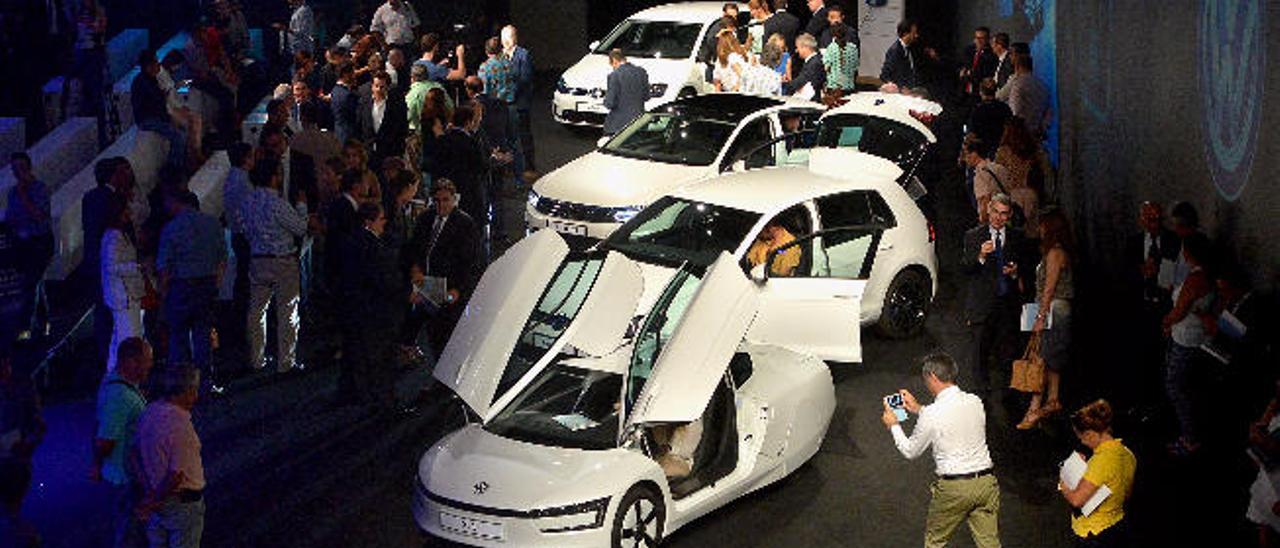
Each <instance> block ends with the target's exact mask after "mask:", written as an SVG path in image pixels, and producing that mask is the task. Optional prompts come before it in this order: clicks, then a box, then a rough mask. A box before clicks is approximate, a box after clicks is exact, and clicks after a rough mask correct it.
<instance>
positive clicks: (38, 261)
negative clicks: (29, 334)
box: [17, 234, 53, 331]
mask: <svg viewBox="0 0 1280 548" xmlns="http://www.w3.org/2000/svg"><path fill="white" fill-rule="evenodd" d="M17 248H18V249H17V251H18V269H19V273H20V274H21V275H22V309H21V310H20V311H19V312H18V320H19V321H21V322H25V323H23V324H21V325H22V328H24V329H30V330H33V331H34V330H36V329H37V328H38V327H39V326H40V325H43V324H44V322H43V321H37V317H36V313H37V312H40V310H37V307H38V306H39V305H40V303H41V301H43V299H41V295H42V293H43V291H41V290H40V289H41V286H40V281H41V280H42V279H43V278H44V270H45V268H46V267H48V266H49V259H50V258H51V257H53V234H44V235H41V236H32V237H30V238H23V239H20V240H18V246H17ZM48 308H49V306H48V303H45V305H44V311H43V312H44V315H45V317H47V316H48V313H49V310H48Z"/></svg>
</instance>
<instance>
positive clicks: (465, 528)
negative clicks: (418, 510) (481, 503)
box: [440, 510, 505, 541]
mask: <svg viewBox="0 0 1280 548" xmlns="http://www.w3.org/2000/svg"><path fill="white" fill-rule="evenodd" d="M440 527H441V528H442V529H444V530H446V531H449V532H451V533H457V534H459V535H467V536H470V537H477V538H482V539H486V540H498V541H501V540H504V539H505V531H503V527H502V524H501V523H494V522H492V521H485V520H482V519H476V518H469V517H465V516H459V515H457V514H454V513H452V512H446V511H444V510H441V511H440Z"/></svg>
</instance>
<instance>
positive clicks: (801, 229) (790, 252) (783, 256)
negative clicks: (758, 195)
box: [739, 204, 813, 276]
mask: <svg viewBox="0 0 1280 548" xmlns="http://www.w3.org/2000/svg"><path fill="white" fill-rule="evenodd" d="M812 232H813V219H812V216H811V215H810V214H809V208H807V207H805V205H804V204H800V205H797V206H793V207H791V208H788V209H787V210H786V211H783V212H782V213H779V214H777V215H776V216H774V217H773V218H772V219H769V222H767V223H765V224H764V227H762V228H761V229H760V232H759V233H757V234H756V237H755V240H754V241H752V242H751V247H749V248H748V249H747V255H746V256H745V257H743V259H742V261H741V262H740V263H739V265H740V266H741V267H742V268H743V270H745V271H748V272H749V271H750V270H751V269H752V268H754V267H756V266H759V265H761V264H764V263H765V262H770V263H771V268H772V269H773V270H771V271H770V272H771V273H773V274H774V275H778V276H792V275H794V274H795V270H797V266H800V267H801V268H803V264H802V263H803V260H804V257H811V256H812V254H808V255H805V254H803V253H801V252H800V251H799V250H798V249H797V248H784V246H786V245H787V244H788V243H790V242H793V241H795V240H796V239H798V238H803V237H805V236H807V235H809V234H810V233H812ZM774 256H778V257H777V259H776V260H773V261H770V259H771V258H773V257H774Z"/></svg>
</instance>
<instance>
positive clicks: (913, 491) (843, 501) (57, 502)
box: [25, 101, 1071, 547]
mask: <svg viewBox="0 0 1280 548" xmlns="http://www.w3.org/2000/svg"><path fill="white" fill-rule="evenodd" d="M540 104H546V103H545V101H544V102H541V103H540ZM535 114H536V117H535V132H536V135H537V139H538V141H537V142H538V155H539V156H538V159H539V167H541V168H542V169H544V170H549V169H550V168H554V167H555V166H558V165H562V164H564V163H565V162H567V161H569V160H570V159H572V158H574V157H576V156H577V155H579V154H581V153H582V152H584V151H586V150H589V149H590V148H591V147H592V146H593V144H594V141H595V139H596V137H597V134H596V133H595V132H591V131H580V130H570V129H566V128H562V127H559V126H557V125H555V124H554V123H553V122H552V121H551V120H550V117H549V113H547V112H545V111H541V110H539V111H538V112H537V113H535ZM951 188H953V190H952V191H951V192H950V193H948V192H947V191H946V190H940V191H939V194H940V195H939V196H937V197H936V199H937V201H938V204H939V205H938V215H939V217H938V218H939V226H940V238H941V241H942V243H941V244H940V255H941V256H942V260H943V266H944V270H943V276H944V279H943V283H942V287H941V292H940V295H939V296H938V299H937V301H936V306H935V308H934V310H933V312H932V316H931V318H930V321H929V323H928V327H927V330H926V333H925V334H924V335H923V336H921V337H919V338H916V339H913V340H908V341H885V340H881V339H879V338H876V337H874V336H873V335H871V334H870V333H869V332H868V333H864V352H865V358H866V362H865V363H863V364H859V365H834V366H833V370H832V372H833V375H834V377H835V379H836V382H837V395H838V400H839V408H838V409H837V412H836V416H835V418H834V420H833V423H832V426H831V429H830V431H829V432H828V434H827V438H826V440H825V441H824V444H823V447H822V450H821V451H820V452H819V454H818V455H817V456H816V457H814V459H813V460H812V461H811V462H810V463H809V464H808V465H806V466H804V467H803V468H801V469H800V470H798V471H797V472H796V473H795V474H793V475H792V476H791V477H789V478H787V479H785V480H784V481H781V482H779V483H778V484H776V485H774V486H771V487H770V488H767V489H765V490H763V491H761V492H759V493H755V494H753V495H750V496H748V497H746V498H744V499H742V500H740V501H738V502H735V503H733V504H731V505H730V506H728V507H726V508H724V509H721V510H719V511H717V512H715V513H713V514H711V515H709V516H707V517H705V518H703V519H701V520H699V521H697V522H695V523H693V524H691V525H690V526H688V527H686V528H685V529H684V530H681V531H679V532H677V533H676V534H675V535H674V536H673V537H672V538H671V539H670V541H671V542H670V544H671V545H673V546H708V545H717V546H719V545H734V546H782V545H793V546H886V547H900V546H917V545H919V544H920V542H921V539H922V534H923V528H924V517H925V508H926V505H927V502H928V497H929V495H928V485H929V483H930V482H931V481H932V479H933V472H932V468H933V465H932V460H931V458H930V457H929V456H927V455H926V456H924V457H922V458H920V459H918V460H916V461H912V462H908V461H906V460H904V459H903V458H902V457H901V456H900V455H899V454H898V453H897V452H896V450H895V449H894V447H893V444H892V440H891V438H890V436H889V434H888V432H887V431H886V430H885V429H884V428H883V426H882V425H881V424H880V419H879V413H880V398H881V396H883V395H884V394H887V393H890V392H892V391H894V390H896V389H898V388H900V387H905V388H908V389H910V390H912V391H913V392H915V393H916V394H919V395H923V394H924V393H925V390H924V387H923V386H922V384H921V382H920V381H919V377H918V375H917V374H916V371H917V366H916V365H915V363H916V361H915V360H916V359H917V358H918V357H920V356H922V355H923V354H925V353H927V352H929V351H933V350H936V349H942V350H947V351H950V352H956V353H960V352H963V351H964V349H965V348H966V347H967V344H968V342H967V335H966V334H965V333H964V332H963V331H962V329H961V323H960V322H959V321H958V319H957V317H958V312H959V306H958V303H957V302H956V298H955V289H956V287H955V281H954V274H953V273H952V271H953V269H952V268H950V265H952V264H954V258H953V256H954V254H955V249H954V248H955V246H956V245H958V240H959V233H958V230H959V229H960V227H962V226H964V222H965V221H964V220H963V217H962V216H960V215H958V214H956V213H955V208H953V207H951V206H950V205H947V204H952V203H955V204H960V203H962V202H960V201H959V200H960V196H959V192H958V191H956V190H954V188H958V187H954V186H953V187H951ZM522 203H523V202H522V200H520V199H518V198H516V199H513V200H511V202H510V206H512V207H513V208H518V207H520V206H521V205H522ZM515 211H516V209H512V216H511V217H509V218H510V219H511V220H512V221H514V220H515V219H514V218H515ZM512 228H513V229H514V228H515V227H514V226H513V227H512ZM513 231H514V230H513ZM316 338H318V339H323V333H321V334H319V335H317V336H316ZM335 377H336V371H334V370H332V369H321V370H319V371H314V372H309V373H306V374H303V375H301V376H297V377H293V378H287V379H253V380H242V381H238V382H237V383H235V384H233V386H232V393H231V394H230V395H229V396H228V397H225V398H222V399H218V400H212V401H210V402H205V403H203V404H201V407H200V408H199V409H198V411H197V423H198V428H199V431H200V433H201V436H202V438H203V442H204V452H203V454H204V459H205V465H206V469H207V472H208V479H209V487H208V491H207V503H208V514H207V523H206V530H205V543H204V545H205V546H412V545H420V544H421V543H422V540H423V539H422V537H421V535H420V534H419V533H418V532H417V530H416V528H415V526H414V524H413V521H412V519H411V517H410V514H409V495H410V492H411V481H413V474H414V467H415V464H416V460H417V458H418V456H419V455H420V454H421V453H422V451H423V450H424V449H425V448H427V447H429V446H430V444H431V443H432V442H433V441H434V440H436V439H438V437H439V436H440V435H442V434H443V433H444V432H445V431H446V430H447V429H448V428H449V427H450V425H451V424H456V421H457V412H456V409H453V408H451V407H448V406H446V405H445V404H443V403H441V402H442V401H443V399H442V398H441V399H437V400H436V401H435V403H433V404H429V405H427V406H426V407H424V408H423V409H422V410H421V411H420V412H419V413H417V414H415V415H411V416H407V417H406V416H394V417H382V418H379V417H375V416H371V415H369V414H367V413H365V412H364V411H363V410H361V409H359V408H353V407H341V406H337V405H335V404H334V403H333V402H332V398H331V396H330V393H331V391H332V388H331V387H333V386H334V384H335ZM424 378H425V375H424V374H423V373H422V372H411V373H406V375H405V378H404V379H403V380H402V382H401V387H402V389H403V390H404V392H405V394H406V397H407V395H408V394H411V393H412V392H413V390H414V389H415V388H416V387H417V386H419V385H420V384H421V383H422V381H423V380H424ZM990 408H991V409H992V412H991V415H990V416H989V419H988V432H989V440H990V443H991V446H992V451H993V456H994V458H995V460H996V466H997V469H998V470H999V474H998V475H999V477H1000V480H1001V485H1002V508H1001V515H1000V527H1001V537H1002V539H1003V540H1004V542H1005V545H1006V546H1045V547H1054V546H1066V545H1068V543H1069V542H1070V539H1071V536H1070V530H1069V518H1068V515H1069V514H1068V509H1067V507H1066V505H1065V504H1064V503H1063V502H1061V500H1059V498H1058V497H1057V496H1056V494H1054V490H1053V488H1054V481H1055V476H1056V465H1055V462H1056V460H1060V459H1061V458H1062V457H1063V456H1065V454H1066V451H1067V448H1066V446H1065V445H1063V444H1062V442H1061V441H1060V440H1062V439H1065V436H1063V435H1061V434H1062V433H1060V432H1059V433H1057V434H1058V435H1056V436H1054V435H1046V434H1044V433H1033V434H1021V435H1015V434H1014V431H1013V429H1012V427H1011V426H1010V423H1009V420H1008V418H1007V417H1006V416H1005V412H1004V411H1003V407H1002V406H1000V405H993V406H991V407H990ZM92 414H93V406H92V396H91V395H86V396H85V397H83V398H80V399H78V400H76V401H71V402H68V403H60V404H57V405H54V406H51V407H50V408H49V409H48V410H47V412H46V416H47V418H48V420H49V423H50V435H49V438H48V441H47V442H46V443H45V445H44V446H42V447H41V449H40V451H39V453H38V454H37V460H36V464H35V466H36V474H37V477H36V484H35V485H34V486H33V489H32V493H31V495H30V497H29V499H28V505H27V508H26V512H25V513H26V514H27V515H29V516H31V518H32V520H33V521H35V522H36V524H37V526H38V527H39V528H40V530H41V532H42V533H43V535H44V537H45V545H46V546H50V547H64V546H65V547H83V546H99V545H103V543H104V539H105V538H106V535H107V528H108V527H109V525H108V523H107V519H106V518H107V515H108V507H107V501H106V499H105V498H104V493H102V491H101V489H100V488H98V487H96V486H93V485H92V484H90V483H89V482H88V481H87V480H85V479H84V478H85V477H86V474H87V470H88V443H89V439H90V438H91V435H92V433H91V428H92ZM1055 440H1058V441H1055ZM952 545H954V546H971V545H972V542H971V541H970V539H969V535H968V533H967V531H965V530H964V528H963V527H961V529H960V530H959V531H958V532H957V534H956V536H955V539H954V541H953V544H952Z"/></svg>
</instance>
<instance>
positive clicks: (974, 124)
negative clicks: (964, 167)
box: [965, 78, 1013, 159]
mask: <svg viewBox="0 0 1280 548" xmlns="http://www.w3.org/2000/svg"><path fill="white" fill-rule="evenodd" d="M978 89H979V90H980V93H979V95H980V96H981V97H982V100H981V101H980V102H979V103H978V104H977V105H975V106H974V107H973V112H972V113H970V114H969V123H968V124H965V125H966V126H967V129H968V131H969V133H972V134H974V135H977V136H978V139H979V140H980V141H982V143H983V151H982V157H983V158H987V159H991V158H995V155H996V149H997V148H999V147H1000V139H1001V137H1003V136H1004V123H1005V122H1007V121H1008V120H1009V118H1012V117H1013V111H1012V110H1009V105H1008V104H1007V103H1005V102H1004V101H999V100H997V99H996V81H995V80H992V79H991V78H987V79H984V80H983V81H982V83H981V84H979V85H978Z"/></svg>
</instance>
